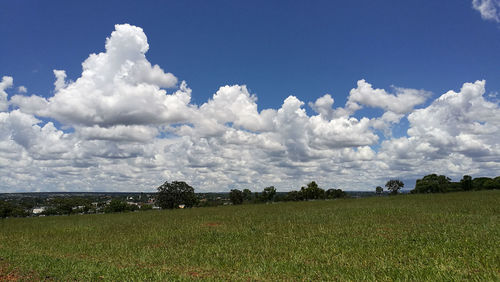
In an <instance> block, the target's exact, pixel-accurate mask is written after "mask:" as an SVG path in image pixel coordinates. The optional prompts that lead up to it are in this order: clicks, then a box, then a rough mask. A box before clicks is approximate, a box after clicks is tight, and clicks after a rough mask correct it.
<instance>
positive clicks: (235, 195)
mask: <svg viewBox="0 0 500 282" xmlns="http://www.w3.org/2000/svg"><path fill="white" fill-rule="evenodd" d="M229 199H230V200H231V203H233V205H241V204H242V203H243V192H241V191H240V190H238V189H233V190H231V192H229Z"/></svg>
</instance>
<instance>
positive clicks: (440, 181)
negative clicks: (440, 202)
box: [410, 174, 500, 194]
mask: <svg viewBox="0 0 500 282" xmlns="http://www.w3.org/2000/svg"><path fill="white" fill-rule="evenodd" d="M493 189H500V176H497V177H495V178H489V177H477V178H474V179H473V178H472V177H471V176H470V175H464V176H463V177H462V179H461V180H460V181H458V182H452V181H451V179H450V178H449V177H446V176H445V175H437V174H429V175H426V176H424V177H423V178H422V179H417V181H416V183H415V189H413V190H411V191H410V193H413V194H419V193H447V192H458V191H478V190H493Z"/></svg>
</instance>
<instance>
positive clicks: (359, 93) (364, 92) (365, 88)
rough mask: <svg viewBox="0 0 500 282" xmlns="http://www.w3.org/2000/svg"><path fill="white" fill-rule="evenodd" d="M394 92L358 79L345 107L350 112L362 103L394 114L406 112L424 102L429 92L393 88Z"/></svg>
mask: <svg viewBox="0 0 500 282" xmlns="http://www.w3.org/2000/svg"><path fill="white" fill-rule="evenodd" d="M395 90H396V93H395V94H390V93H387V92H386V91H385V90H384V89H374V88H373V87H372V85H371V84H370V83H368V82H366V81H365V80H364V79H362V80H359V81H358V87H357V88H354V89H352V90H351V92H350V93H349V98H348V100H347V104H346V108H347V109H349V110H351V111H352V112H354V111H356V110H358V109H360V108H361V107H362V106H363V105H364V106H369V107H374V108H381V109H384V110H386V111H391V112H393V113H396V114H407V113H409V112H411V111H412V110H413V108H414V107H415V106H417V105H420V104H422V103H423V102H425V100H426V99H427V97H428V96H429V93H428V92H427V91H423V90H416V89H405V88H395Z"/></svg>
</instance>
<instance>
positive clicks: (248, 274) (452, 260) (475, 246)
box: [0, 191, 500, 281]
mask: <svg viewBox="0 0 500 282" xmlns="http://www.w3.org/2000/svg"><path fill="white" fill-rule="evenodd" d="M499 216H500V191H482V192H464V193H450V194H434V195H402V196H397V197H374V198H364V199H345V200H333V201H316V202H297V203H276V204H256V205H243V206H224V207H216V208H195V209H189V210H166V211H150V212H137V213H125V214H105V215H104V214H103V215H84V216H60V217H44V218H19V219H16V218H10V219H4V220H0V280H7V279H14V280H15V279H20V280H38V279H48V280H75V279H76V280H100V279H103V280H128V281H130V280H166V279H169V280H191V279H207V280H221V279H230V280H303V279H305V280H312V279H315V280H316V279H320V280H394V279H397V280H447V281H456V280H464V279H466V280H488V281H492V280H493V281H495V280H496V281H499V280H500V217H499Z"/></svg>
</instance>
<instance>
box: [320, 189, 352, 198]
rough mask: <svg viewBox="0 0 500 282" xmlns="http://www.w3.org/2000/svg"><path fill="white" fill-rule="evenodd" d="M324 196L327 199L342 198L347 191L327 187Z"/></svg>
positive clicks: (345, 195)
mask: <svg viewBox="0 0 500 282" xmlns="http://www.w3.org/2000/svg"><path fill="white" fill-rule="evenodd" d="M325 196H326V198H328V199H336V198H344V197H347V193H346V192H344V191H342V189H328V190H326V193H325Z"/></svg>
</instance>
